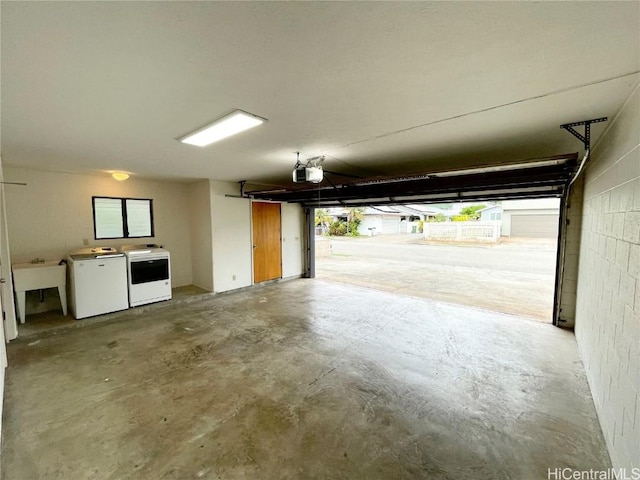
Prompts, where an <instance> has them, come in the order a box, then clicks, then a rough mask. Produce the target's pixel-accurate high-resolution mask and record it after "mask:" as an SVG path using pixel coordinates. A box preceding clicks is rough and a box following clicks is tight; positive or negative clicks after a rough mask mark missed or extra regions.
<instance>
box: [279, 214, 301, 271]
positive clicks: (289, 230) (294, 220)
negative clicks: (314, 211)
mask: <svg viewBox="0 0 640 480" xmlns="http://www.w3.org/2000/svg"><path fill="white" fill-rule="evenodd" d="M281 211H282V278H289V277H299V276H300V275H302V273H303V269H304V261H303V260H304V250H303V246H304V212H303V211H302V207H300V205H297V204H289V203H283V204H282V210H281Z"/></svg>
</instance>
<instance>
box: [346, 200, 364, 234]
mask: <svg viewBox="0 0 640 480" xmlns="http://www.w3.org/2000/svg"><path fill="white" fill-rule="evenodd" d="M363 219H364V208H362V207H351V208H350V209H349V211H348V212H347V235H351V236H352V237H357V236H358V235H360V232H359V231H358V227H359V226H360V223H362V220H363Z"/></svg>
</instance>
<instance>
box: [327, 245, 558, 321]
mask: <svg viewBox="0 0 640 480" xmlns="http://www.w3.org/2000/svg"><path fill="white" fill-rule="evenodd" d="M320 241H326V242H331V255H330V256H324V257H322V256H319V257H317V258H316V276H317V277H318V278H322V279H324V280H329V281H333V282H338V283H346V284H351V285H360V286H365V287H369V288H374V289H378V290H384V291H390V292H395V293H399V294H404V295H411V296H417V297H423V298H429V299H433V300H441V301H445V302H449V303H455V304H461V305H468V306H475V307H480V308H484V309H488V310H493V311H496V312H502V313H510V314H514V315H521V316H526V317H530V318H533V319H535V320H538V321H543V322H551V319H552V308H553V290H554V279H555V272H554V271H555V260H556V240H555V239H505V240H503V241H501V242H500V243H498V244H495V245H442V244H432V243H427V242H425V241H424V240H423V238H422V236H421V235H420V234H417V235H416V234H407V235H384V236H382V235H380V236H377V237H357V238H336V239H331V240H320Z"/></svg>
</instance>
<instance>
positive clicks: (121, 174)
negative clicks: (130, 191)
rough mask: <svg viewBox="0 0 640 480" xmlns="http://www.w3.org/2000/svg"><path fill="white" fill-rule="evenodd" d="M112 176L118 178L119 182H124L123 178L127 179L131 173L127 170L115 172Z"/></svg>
mask: <svg viewBox="0 0 640 480" xmlns="http://www.w3.org/2000/svg"><path fill="white" fill-rule="evenodd" d="M111 176H112V177H113V178H115V179H116V180H118V181H119V182H122V181H123V180H126V179H127V178H129V174H128V173H126V172H113V173H112V174H111Z"/></svg>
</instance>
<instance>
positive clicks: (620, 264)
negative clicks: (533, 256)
mask: <svg viewBox="0 0 640 480" xmlns="http://www.w3.org/2000/svg"><path fill="white" fill-rule="evenodd" d="M584 175H585V177H584V198H583V209H582V210H583V216H582V234H581V239H580V257H579V267H578V285H577V290H578V293H577V301H576V326H575V331H576V339H577V342H578V347H579V349H580V353H581V356H582V359H583V362H584V366H585V370H586V373H587V378H588V380H589V385H590V387H591V392H592V394H593V400H594V403H595V405H596V410H597V412H598V417H599V420H600V425H601V426H602V431H603V433H604V437H605V440H606V443H607V447H608V449H609V453H610V455H611V460H612V462H613V465H614V467H626V468H630V467H640V448H639V446H640V385H639V384H640V90H639V89H638V88H636V90H635V92H634V93H633V94H632V96H631V97H630V98H629V99H628V100H627V102H626V104H625V106H624V107H623V109H622V110H621V112H620V113H619V114H618V115H617V116H616V117H615V118H614V119H612V120H610V122H609V126H608V130H607V131H606V132H605V134H604V135H603V137H602V138H601V139H600V141H599V142H598V143H597V145H595V146H594V148H593V153H592V158H591V160H590V162H589V163H588V164H587V167H586V169H585V174H584Z"/></svg>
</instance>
